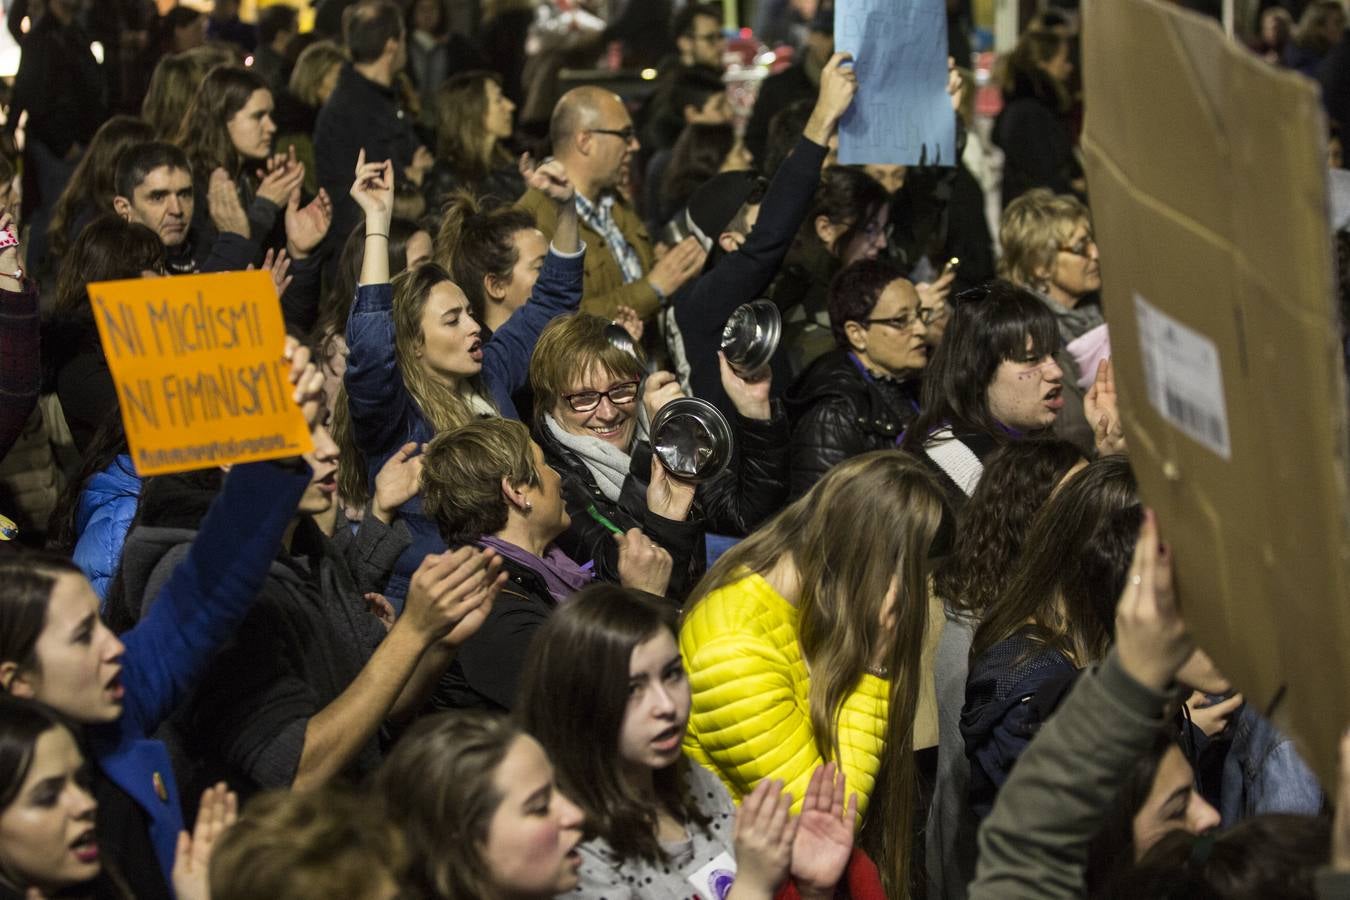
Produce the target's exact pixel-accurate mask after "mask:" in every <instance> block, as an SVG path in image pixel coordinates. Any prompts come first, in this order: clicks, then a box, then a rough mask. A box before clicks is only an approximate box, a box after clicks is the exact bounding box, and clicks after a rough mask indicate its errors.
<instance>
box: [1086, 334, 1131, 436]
mask: <svg viewBox="0 0 1350 900" xmlns="http://www.w3.org/2000/svg"><path fill="white" fill-rule="evenodd" d="M1083 415H1084V417H1085V418H1086V419H1087V420H1088V422H1089V423H1091V425H1092V433H1093V436H1094V438H1095V440H1096V443H1097V455H1098V456H1111V455H1112V454H1115V453H1124V452H1125V449H1126V448H1125V426H1124V424H1123V423H1122V422H1121V420H1120V407H1119V405H1118V403H1117V401H1116V370H1115V367H1114V366H1112V365H1111V360H1110V359H1109V358H1107V359H1104V360H1102V361H1101V362H1100V363H1099V364H1098V365H1097V375H1096V377H1095V378H1093V380H1092V387H1090V388H1088V392H1087V393H1086V394H1084V395H1083Z"/></svg>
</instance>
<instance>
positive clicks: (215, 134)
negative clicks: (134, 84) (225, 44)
mask: <svg viewBox="0 0 1350 900" xmlns="http://www.w3.org/2000/svg"><path fill="white" fill-rule="evenodd" d="M267 90H268V87H267V84H266V82H264V81H263V80H262V78H261V76H259V75H258V74H257V73H256V72H254V71H252V70H250V69H245V68H243V67H242V66H217V67H216V68H214V69H212V70H211V71H210V72H208V73H207V75H206V78H205V79H203V80H202V83H201V86H200V87H198V88H197V93H196V95H195V96H194V97H193V98H192V104H191V105H190V106H189V107H188V111H187V115H186V116H184V117H183V125H182V128H181V129H179V131H178V138H177V140H176V141H175V143H176V144H178V146H180V147H182V148H183V150H184V151H186V153H187V155H188V159H189V160H190V161H191V162H192V171H193V173H194V174H195V175H196V177H197V178H199V179H200V178H205V177H210V175H211V172H212V171H214V170H215V169H217V168H223V169H224V170H225V171H226V172H228V173H229V175H230V177H231V178H234V177H236V176H238V175H239V174H240V172H241V171H242V170H243V169H244V168H245V166H244V160H243V158H241V157H240V155H239V151H238V150H236V149H235V148H234V142H233V141H231V140H230V132H229V128H228V127H227V126H228V125H229V122H230V119H232V118H234V116H235V114H236V113H237V112H239V110H241V109H243V108H244V107H245V106H247V105H248V100H249V98H250V97H252V96H253V93H254V91H267ZM269 93H270V91H269Z"/></svg>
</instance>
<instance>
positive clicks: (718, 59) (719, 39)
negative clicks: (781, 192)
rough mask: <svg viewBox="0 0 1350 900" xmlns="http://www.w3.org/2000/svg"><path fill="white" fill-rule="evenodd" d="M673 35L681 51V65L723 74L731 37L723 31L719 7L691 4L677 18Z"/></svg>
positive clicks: (709, 4) (706, 4)
mask: <svg viewBox="0 0 1350 900" xmlns="http://www.w3.org/2000/svg"><path fill="white" fill-rule="evenodd" d="M671 32H672V34H673V35H674V37H675V46H676V48H678V50H679V52H680V65H682V66H686V67H688V66H705V67H707V68H709V69H713V70H715V71H717V72H721V71H722V68H723V67H722V56H723V55H724V54H725V53H726V52H727V36H726V34H725V33H724V32H723V31H722V15H721V13H720V12H719V11H718V8H717V6H716V5H714V4H712V3H690V4H689V5H688V6H686V7H685V8H684V9H682V10H680V11H679V12H678V13H677V14H676V15H675V21H674V23H673V26H672V28H671Z"/></svg>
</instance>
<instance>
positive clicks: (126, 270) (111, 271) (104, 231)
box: [42, 213, 164, 452]
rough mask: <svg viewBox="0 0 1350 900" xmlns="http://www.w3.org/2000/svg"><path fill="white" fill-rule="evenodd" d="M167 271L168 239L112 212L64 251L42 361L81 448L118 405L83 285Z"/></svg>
mask: <svg viewBox="0 0 1350 900" xmlns="http://www.w3.org/2000/svg"><path fill="white" fill-rule="evenodd" d="M163 274H164V243H163V242H162V241H161V240H160V239H159V235H157V234H155V233H154V232H153V231H151V230H150V229H149V228H146V227H145V226H144V225H139V224H135V223H132V222H127V221H125V220H124V219H122V217H121V216H118V215H116V214H114V213H105V214H104V215H101V216H99V217H98V218H97V219H94V220H93V221H92V222H90V223H89V224H88V225H86V226H85V228H84V230H83V231H81V232H80V235H79V237H78V238H76V239H75V243H74V244H73V245H72V246H71V248H70V251H69V252H68V253H67V254H66V258H65V260H64V261H63V264H62V266H61V271H60V272H59V273H58V274H57V280H56V299H55V301H54V302H53V304H52V315H51V318H50V320H49V321H48V322H47V324H46V327H45V328H44V331H43V337H42V347H43V360H42V363H43V368H44V371H45V372H46V373H47V378H48V379H49V381H50V383H51V384H52V385H54V387H55V390H56V395H57V397H59V398H60V400H61V410H62V412H63V413H64V414H65V417H66V423H67V424H68V425H69V426H70V433H71V436H72V437H73V438H74V440H75V447H76V449H77V450H80V451H81V452H83V451H84V450H85V448H87V447H88V446H89V445H90V444H91V443H92V442H93V439H94V434H95V433H96V432H97V431H98V429H99V428H100V427H102V425H103V420H104V417H105V416H106V415H107V414H108V410H110V409H115V408H117V406H118V400H117V389H116V387H115V386H114V385H113V380H112V374H111V373H110V372H109V371H108V363H107V361H106V360H105V359H104V358H103V346H102V344H100V343H99V339H98V329H97V327H96V326H95V325H94V312H93V310H92V309H91V308H90V305H89V294H88V292H87V291H86V289H85V286H86V285H87V284H89V283H91V282H95V281H117V280H120V279H125V278H141V277H144V276H146V275H163Z"/></svg>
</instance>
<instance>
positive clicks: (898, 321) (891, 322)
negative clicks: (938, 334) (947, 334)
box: [862, 303, 947, 331]
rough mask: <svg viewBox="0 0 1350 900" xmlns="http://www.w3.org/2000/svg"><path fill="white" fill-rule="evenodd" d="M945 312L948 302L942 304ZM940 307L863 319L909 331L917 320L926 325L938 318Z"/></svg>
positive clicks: (874, 323) (873, 323)
mask: <svg viewBox="0 0 1350 900" xmlns="http://www.w3.org/2000/svg"><path fill="white" fill-rule="evenodd" d="M941 311H942V312H943V313H946V311H947V304H945V303H944V304H942V310H941ZM937 313H938V309H937V307H934V308H933V309H921V310H919V311H918V312H916V313H905V314H904V315H903V316H891V317H890V318H887V319H863V320H862V321H863V322H865V323H867V324H868V325H888V326H890V327H891V328H894V329H895V330H896V331H908V330H909V329H911V328H913V327H914V323H915V322H922V323H923V324H925V325H929V324H931V323H932V321H933V319H935V318H937Z"/></svg>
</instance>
